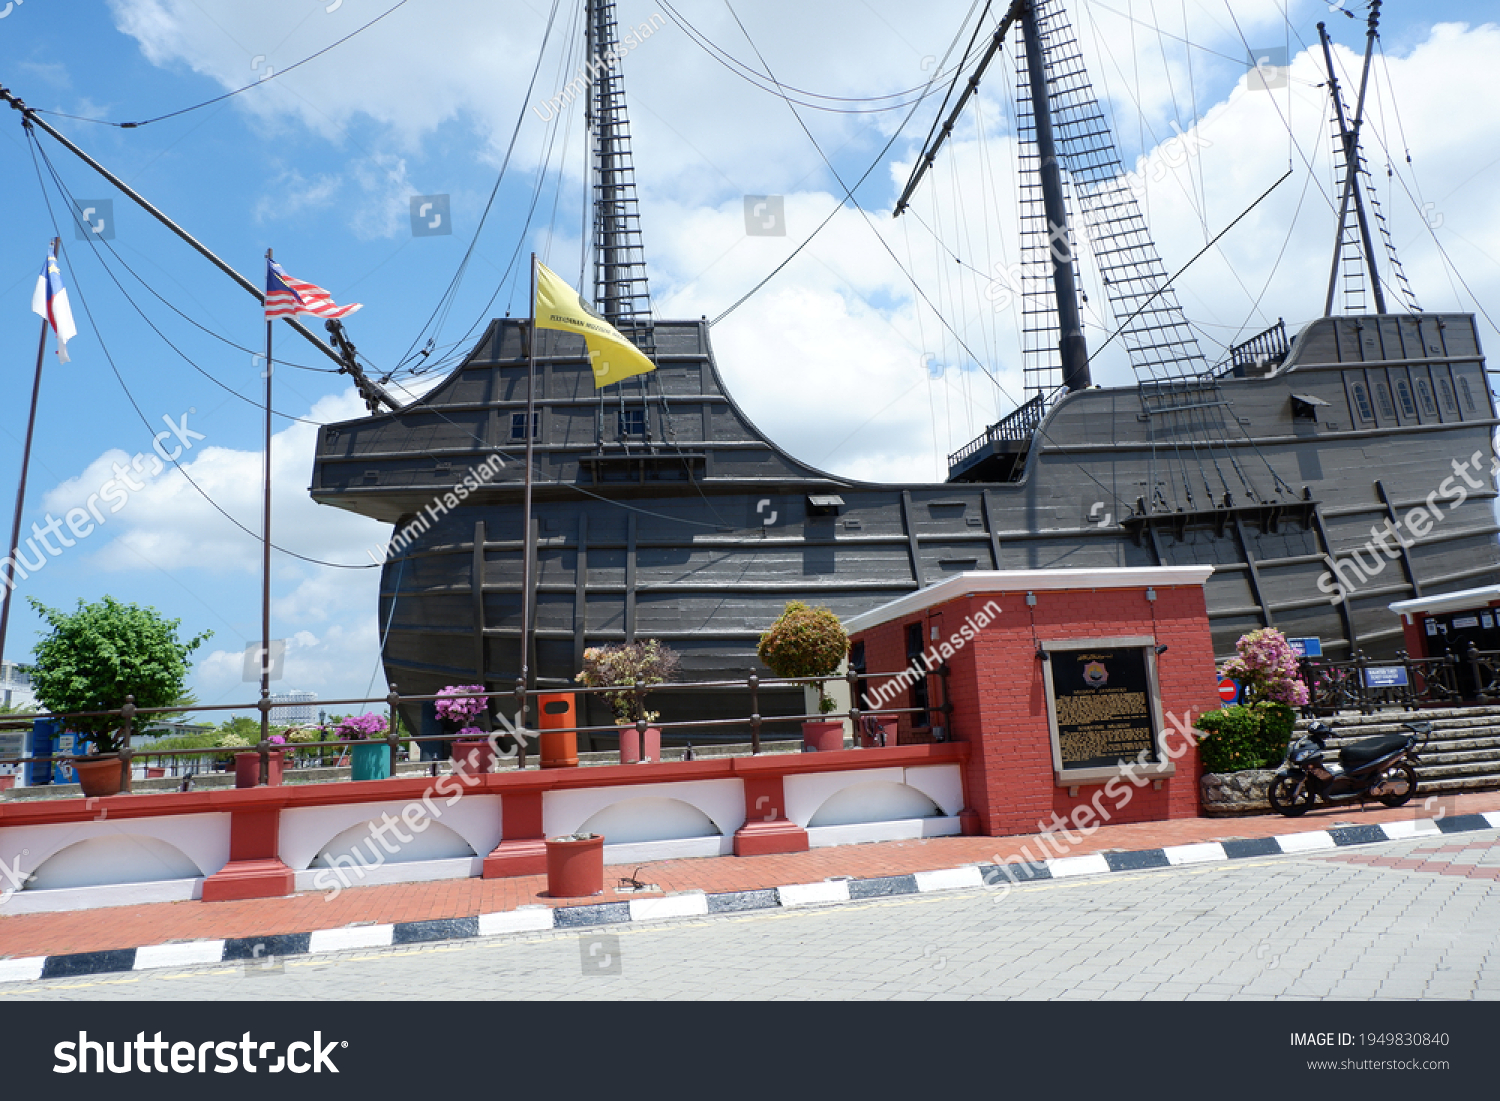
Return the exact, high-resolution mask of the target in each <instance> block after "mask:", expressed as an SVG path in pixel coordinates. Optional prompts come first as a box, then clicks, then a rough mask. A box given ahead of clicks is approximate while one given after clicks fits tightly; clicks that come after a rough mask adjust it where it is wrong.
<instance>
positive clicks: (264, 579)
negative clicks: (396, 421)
mask: <svg viewBox="0 0 1500 1101" xmlns="http://www.w3.org/2000/svg"><path fill="white" fill-rule="evenodd" d="M270 262H271V250H270V249H266V263H267V265H269V264H270ZM265 320H266V452H265V455H266V457H265V504H264V506H263V508H264V509H265V512H264V517H265V518H264V520H263V522H262V525H261V532H262V539H261V579H260V699H261V707H260V740H261V741H262V742H265V741H266V740H267V739H268V738H269V737H270V736H271V708H270V697H271V374H272V371H271V329H272V326H274V325H275V322H274V321H273V320H272V319H271V318H269V317H268V318H266V319H265ZM262 760H264V757H262ZM262 767H264V766H262ZM265 782H266V777H262V778H261V783H265Z"/></svg>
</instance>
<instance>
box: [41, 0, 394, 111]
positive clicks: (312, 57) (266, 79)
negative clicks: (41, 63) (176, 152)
mask: <svg viewBox="0 0 1500 1101" xmlns="http://www.w3.org/2000/svg"><path fill="white" fill-rule="evenodd" d="M409 2H410V0H397V3H396V4H394V5H393V6H391V7H389V8H387V9H386V10H385V11H383V12H381V13H380V14H379V15H377V16H376V17H375V18H374V19H372V20H370V21H369V22H368V23H366V24H365V25H364V26H362V27H359V28H357V29H355V30H353V31H350V32H349V33H348V34H346V35H344V37H343V38H340V39H339V40H338V41H337V42H333V43H330V44H329V45H327V46H324V47H323V48H322V49H321V50H319V51H318V52H317V53H315V54H309V55H308V56H307V57H304V58H303V59H302V60H301V61H298V62H296V63H294V64H292V65H288V66H287V67H286V68H284V69H275V70H273V71H271V72H268V73H267V74H266V75H265V76H263V77H261V78H260V79H258V80H256V81H255V82H254V83H251V84H246V85H245V86H244V87H243V88H235V89H233V90H232V91H228V92H225V93H223V94H222V95H217V96H214V97H213V98H212V99H205V100H204V101H203V102H202V103H195V104H193V105H192V106H191V107H181V108H178V109H177V110H176V111H168V112H167V113H166V114H165V115H157V116H156V117H155V118H149V119H142V120H140V121H139V122H114V121H112V120H110V119H96V118H88V117H86V116H84V115H69V114H66V113H65V112H63V111H47V110H44V109H42V108H40V107H33V108H31V109H32V110H33V111H35V112H36V113H37V114H39V115H53V116H54V117H56V118H64V119H75V120H76V121H78V122H93V123H98V124H99V125H100V126H114V127H118V128H119V129H121V130H135V129H138V128H139V127H142V126H150V125H151V124H152V123H153V122H163V121H165V120H166V119H174V118H177V117H178V116H179V115H186V114H189V113H190V112H193V111H199V110H202V109H203V108H204V107H211V106H213V105H214V104H215V103H222V102H223V101H224V100H226V99H229V98H231V97H232V96H237V95H239V94H240V93H241V92H248V91H250V90H251V89H252V88H259V87H260V86H261V85H262V84H269V83H270V82H271V81H273V80H275V79H276V78H277V77H281V76H286V74H287V73H289V72H291V71H292V70H293V69H300V68H302V66H304V65H306V64H307V63H308V62H310V61H316V60H317V59H318V58H320V57H322V56H323V55H324V54H326V53H328V52H329V51H330V50H336V49H338V48H339V47H340V46H342V45H343V44H344V43H345V42H348V41H349V40H350V39H351V38H354V37H356V36H358V35H361V34H363V33H364V32H365V31H367V30H369V29H370V28H371V27H373V26H374V25H375V24H376V23H379V22H380V21H381V20H382V19H384V18H385V17H386V16H388V15H392V14H394V13H395V12H396V11H397V10H398V9H400V8H404V7H406V5H407V4H408V3H409Z"/></svg>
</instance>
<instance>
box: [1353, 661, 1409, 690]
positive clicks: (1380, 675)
mask: <svg viewBox="0 0 1500 1101" xmlns="http://www.w3.org/2000/svg"><path fill="white" fill-rule="evenodd" d="M1364 673H1365V687H1366V688H1405V687H1407V683H1408V682H1407V679H1406V666H1404V665H1372V666H1370V667H1369V668H1368V669H1366V670H1365V671H1364Z"/></svg>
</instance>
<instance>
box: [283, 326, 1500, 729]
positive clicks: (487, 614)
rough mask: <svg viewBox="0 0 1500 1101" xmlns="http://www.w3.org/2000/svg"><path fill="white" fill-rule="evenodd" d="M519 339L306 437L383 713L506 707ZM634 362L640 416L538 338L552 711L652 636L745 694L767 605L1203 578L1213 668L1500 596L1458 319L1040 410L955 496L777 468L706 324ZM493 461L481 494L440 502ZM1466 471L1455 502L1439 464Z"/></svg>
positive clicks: (853, 609) (1474, 387) (1011, 423)
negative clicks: (376, 596) (1340, 564)
mask: <svg viewBox="0 0 1500 1101" xmlns="http://www.w3.org/2000/svg"><path fill="white" fill-rule="evenodd" d="M525 328H526V323H525V322H524V321H518V320H512V319H507V320H503V321H495V322H493V323H492V324H491V326H490V328H489V330H488V331H487V333H486V334H485V336H484V338H483V340H482V341H481V343H480V344H479V346H478V347H477V348H476V349H475V350H474V352H473V353H472V354H471V355H470V357H469V358H468V360H467V361H466V362H465V363H464V364H463V366H461V367H460V368H459V369H457V370H456V371H455V372H454V373H453V374H452V375H451V376H450V377H449V378H448V379H447V380H445V381H444V382H443V383H442V384H441V385H440V386H438V387H437V388H436V389H435V390H434V391H433V392H432V393H430V394H429V395H427V396H426V397H425V398H423V399H422V400H420V401H417V402H414V403H413V404H412V405H410V406H408V407H406V408H404V409H402V410H401V411H399V412H397V413H393V414H388V415H382V416H374V417H370V418H367V419H362V420H358V421H349V422H346V423H343V424H337V425H330V426H327V427H326V428H325V430H324V432H323V434H322V436H321V438H320V443H319V448H318V454H317V459H316V464H315V469H314V472H313V481H312V488H311V492H312V495H313V497H314V498H315V499H316V500H318V501H319V502H321V503H325V504H330V505H335V506H338V507H341V508H347V509H350V510H352V511H355V512H359V513H361V514H363V515H366V516H371V517H374V518H375V519H378V520H382V521H385V522H388V523H391V524H393V525H395V533H394V534H395V537H396V538H395V543H394V544H393V553H392V554H391V556H390V557H389V558H388V560H387V561H386V563H385V565H384V567H383V572H382V584H381V598H380V623H381V625H382V627H383V628H384V627H385V625H386V624H387V623H388V624H389V630H388V633H387V635H386V637H385V647H384V660H385V669H386V673H387V676H388V679H389V680H391V681H393V682H395V683H396V684H397V685H398V686H399V687H400V689H401V690H402V691H403V692H413V693H416V692H420V693H430V692H433V691H435V690H436V689H438V688H441V687H442V686H444V685H448V684H462V683H478V682H481V681H482V682H484V683H486V684H487V685H489V686H490V687H491V688H492V689H500V688H506V687H511V686H513V685H514V683H515V678H516V675H517V672H518V669H519V667H520V661H519V658H520V652H519V651H520V640H521V637H522V630H521V607H522V576H521V575H522V561H523V550H524V545H525V544H524V538H525V536H524V526H523V521H522V505H521V500H522V497H521V494H522V472H523V456H524V452H525V447H524V438H523V428H524V425H523V422H524V419H525V417H524V409H525V406H526V386H527V383H526V378H527V366H526V357H525V351H526V349H525V347H524V340H525ZM654 335H655V341H656V351H657V357H656V358H657V360H658V362H659V369H658V371H657V372H656V373H655V376H654V378H653V379H652V384H651V388H650V391H649V396H648V391H646V390H645V389H644V388H643V389H641V390H640V391H639V392H636V393H633V394H630V395H629V396H627V397H620V396H619V395H617V394H615V393H612V392H611V393H610V394H609V395H608V397H607V398H604V399H601V398H600V397H599V396H597V395H596V393H595V391H594V389H593V385H592V376H591V373H590V370H589V367H588V363H587V360H586V359H585V358H584V355H583V350H582V342H581V341H580V340H579V339H578V338H576V337H571V336H568V335H566V334H557V333H551V332H543V333H542V334H541V340H540V343H539V345H538V366H537V373H536V379H537V409H538V411H539V412H538V434H537V439H536V463H535V468H534V469H535V489H534V492H535V506H534V518H533V528H532V530H533V532H534V537H535V538H536V540H537V545H538V556H537V570H536V574H535V579H534V583H535V586H536V593H537V596H536V611H535V620H534V625H535V640H534V647H535V660H534V661H533V662H532V666H531V667H532V668H533V669H534V670H536V673H537V683H538V684H539V685H541V686H544V687H545V686H548V685H554V686H563V685H567V684H571V683H572V680H573V676H574V674H575V673H576V671H577V670H578V669H579V668H580V663H581V661H582V654H583V649H584V647H585V646H588V645H594V644H599V643H606V642H618V641H624V640H632V639H637V638H641V639H644V638H648V637H649V638H659V639H662V640H665V641H666V642H668V643H670V645H671V646H672V647H673V648H674V649H676V650H678V651H679V652H680V653H681V654H682V655H683V659H684V660H683V666H684V677H685V679H692V680H700V679H702V680H707V679H715V678H727V677H741V676H744V675H746V674H748V673H749V672H751V671H755V670H760V671H761V672H762V673H763V672H764V670H763V669H760V666H759V664H758V662H757V660H756V658H755V644H756V641H757V639H758V637H759V635H760V633H761V632H762V631H763V630H764V629H765V628H766V627H767V625H769V623H770V622H771V621H772V619H774V618H775V616H776V615H777V614H778V613H779V612H780V610H781V608H782V606H783V605H784V604H785V603H786V601H788V600H792V599H800V600H805V601H808V602H811V603H816V604H823V605H827V606H828V607H830V608H832V609H833V610H834V611H836V612H837V613H838V614H839V615H840V616H844V617H847V616H851V615H854V614H857V613H859V612H863V611H867V610H869V609H870V608H873V607H875V606H877V605H879V604H881V603H884V602H886V601H888V600H891V599H894V598H895V597H898V596H900V595H902V594H903V593H907V592H910V591H912V590H914V589H916V588H919V587H921V586H923V585H926V584H931V583H932V582H934V581H937V580H940V579H942V578H944V577H947V576H951V575H953V574H954V573H957V572H961V571H964V570H988V569H1038V568H1049V567H1068V568H1084V569H1087V568H1099V567H1113V566H1142V565H1147V566H1149V565H1157V564H1163V565H1176V564H1184V563H1205V564H1211V565H1213V566H1214V567H1215V570H1214V574H1213V575H1212V577H1211V578H1210V579H1209V581H1208V585H1207V595H1208V606H1209V613H1210V616H1211V620H1212V629H1213V637H1214V645H1215V649H1216V651H1217V652H1219V653H1220V654H1227V653H1229V652H1230V651H1232V649H1233V646H1234V642H1235V640H1236V639H1237V638H1238V637H1239V636H1240V635H1241V634H1243V633H1244V632H1246V631H1248V630H1251V629H1254V628H1255V627H1257V626H1261V625H1267V624H1269V625H1272V626H1275V627H1277V628H1278V629H1280V630H1282V631H1284V632H1285V633H1286V634H1288V635H1290V636H1316V637H1318V638H1320V639H1321V640H1322V643H1323V648H1324V651H1325V653H1327V654H1329V655H1330V656H1335V657H1338V656H1347V655H1349V654H1350V653H1351V652H1352V651H1354V650H1363V651H1365V652H1366V653H1367V654H1371V655H1382V654H1389V653H1393V652H1394V651H1395V650H1396V648H1397V647H1398V646H1399V645H1400V629H1399V626H1398V624H1397V622H1396V619H1395V617H1394V616H1393V615H1392V614H1391V613H1390V612H1389V611H1388V610H1387V605H1388V604H1389V603H1390V602H1391V601H1393V600H1397V599H1402V598H1406V597H1410V596H1414V595H1430V594H1433V593H1438V592H1444V591H1449V590H1457V589H1462V588H1470V587H1474V586H1478V585H1485V584H1492V583H1496V582H1500V544H1497V541H1496V538H1495V536H1496V532H1497V530H1500V528H1497V526H1496V523H1495V515H1494V504H1493V502H1494V497H1495V495H1496V494H1495V484H1494V477H1493V474H1492V472H1491V464H1492V463H1493V461H1494V447H1493V443H1492V434H1493V432H1494V429H1495V425H1496V423H1497V422H1496V415H1495V408H1494V405H1493V401H1492V398H1491V395H1490V390H1489V386H1488V385H1487V383H1486V376H1485V368H1484V361H1483V357H1482V353H1481V351H1480V348H1479V343H1478V338H1477V334H1476V332H1475V327H1474V321H1473V318H1472V317H1471V316H1469V315H1461V314H1444V315H1417V316H1399V317H1398V316H1394V315H1383V316H1376V315H1365V316H1354V317H1338V318H1323V319H1319V320H1317V321H1314V322H1312V323H1311V324H1310V325H1308V326H1307V327H1306V328H1305V329H1304V330H1303V332H1302V333H1300V334H1299V335H1298V336H1297V338H1296V339H1295V340H1294V341H1292V342H1291V346H1290V348H1289V349H1288V348H1287V347H1286V346H1285V344H1284V343H1283V344H1281V346H1280V347H1278V346H1277V344H1278V341H1277V339H1276V337H1275V335H1274V334H1273V335H1271V336H1269V337H1268V338H1267V339H1265V340H1262V341H1260V342H1259V343H1256V344H1253V345H1251V346H1246V348H1245V349H1242V350H1240V354H1238V355H1237V356H1236V357H1235V360H1234V361H1232V362H1231V363H1230V364H1229V365H1228V370H1227V371H1226V372H1222V373H1221V377H1219V378H1216V379H1208V378H1205V379H1202V380H1199V382H1198V383H1196V384H1195V385H1196V386H1197V389H1196V390H1194V389H1192V388H1191V387H1189V388H1188V389H1187V390H1183V389H1182V388H1181V387H1178V391H1179V392H1178V394H1177V395H1176V397H1175V398H1173V399H1172V400H1171V401H1168V402H1162V401H1161V400H1160V395H1153V394H1152V392H1151V391H1150V390H1149V389H1148V388H1145V387H1141V388H1137V387H1120V388H1108V389H1103V388H1095V389H1091V390H1084V391H1080V392H1076V393H1071V394H1068V395H1066V396H1065V397H1062V398H1060V399H1059V400H1057V401H1056V402H1055V403H1054V404H1053V405H1052V406H1051V407H1050V408H1049V409H1047V410H1046V412H1045V415H1044V416H1041V417H1040V419H1039V420H1038V421H1036V423H1031V420H1032V419H1034V414H1033V413H1032V411H1033V410H1038V409H1039V408H1040V406H1039V403H1032V404H1029V405H1027V406H1023V407H1022V408H1021V409H1019V410H1017V412H1016V413H1014V414H1012V416H1011V417H1009V418H1007V420H1006V421H1002V422H1001V423H1000V424H999V425H997V426H995V427H994V428H992V429H991V430H990V431H989V432H988V433H986V435H985V436H984V437H981V438H980V439H979V440H976V441H975V442H974V443H973V444H971V445H970V446H969V447H968V448H965V449H964V450H963V451H961V452H959V453H958V454H957V455H955V456H953V458H952V462H953V476H952V477H951V478H950V480H949V481H948V482H947V483H943V484H914V485H874V484H869V483H862V482H856V481H852V480H850V479H847V478H840V477H835V476H833V475H830V474H826V473H823V472H821V471H818V470H816V469H814V468H812V467H810V466H807V465H806V464H803V463H801V462H798V461H797V460H796V459H794V458H792V457H791V456H789V455H787V454H786V453H785V452H784V451H782V450H781V449H779V448H778V447H777V446H776V445H775V444H773V443H772V442H771V441H769V440H768V439H766V438H765V437H764V436H763V435H761V434H760V433H759V432H758V431H757V430H756V429H755V428H754V426H753V425H752V424H751V423H750V422H749V420H748V419H747V418H746V417H745V416H744V414H743V413H742V412H741V411H740V410H739V408H738V407H737V406H736V405H735V403H734V401H733V399H732V398H731V397H730V396H729V395H728V394H727V393H726V391H725V389H724V386H723V383H722V380H721V379H720V376H719V373H718V370H717V368H716V366H715V364H714V360H713V355H712V352H711V350H710V348H709V341H708V329H707V326H706V324H702V323H697V322H657V323H656V325H655V329H654ZM1230 372H1232V373H1230ZM1197 399H1201V400H1197ZM1189 410H1191V412H1189ZM497 452H498V453H500V454H502V455H503V456H504V458H505V465H504V467H503V468H502V469H501V470H500V473H499V474H498V475H497V476H496V477H495V478H493V479H492V480H490V481H489V482H488V483H486V484H483V485H481V486H479V488H477V489H474V490H472V491H469V492H468V493H467V496H466V498H465V499H464V500H462V501H459V500H458V496H459V494H457V493H455V492H454V491H455V490H456V489H457V488H458V487H460V486H462V485H463V480H464V478H465V475H466V474H468V473H469V472H470V471H472V470H474V469H475V468H478V467H479V466H480V465H481V464H483V463H485V462H486V461H487V460H488V459H490V457H491V456H492V455H493V454H495V453H497ZM1476 453H1477V454H1478V455H1479V456H1480V459H1479V461H1478V463H1477V464H1474V465H1471V466H1469V467H1466V468H1465V470H1466V471H1467V472H1468V479H1467V480H1466V481H1462V482H1461V481H1459V480H1458V471H1457V469H1456V468H1455V466H1454V464H1455V462H1457V463H1466V462H1469V461H1470V460H1471V459H1472V457H1473V456H1475V455H1476ZM1475 470H1477V471H1478V473H1477V474H1475V473H1474V471H1475ZM471 481H475V482H477V479H471ZM1474 483H1478V484H1477V487H1476V486H1475V485H1474ZM1459 485H1463V486H1464V488H1465V490H1466V492H1463V493H1460V492H1459V491H1458V490H1457V487H1458V486H1459ZM1226 487H1228V488H1226ZM464 488H465V489H467V488H468V487H467V486H465V487H464ZM449 494H451V496H447V497H446V501H445V495H449ZM1460 498H1461V499H1460ZM1429 501H1435V504H1436V508H1435V509H1434V513H1435V514H1436V516H1437V519H1436V520H1435V521H1434V522H1433V523H1432V525H1431V530H1430V531H1428V532H1427V533H1426V534H1425V535H1424V536H1423V537H1422V538H1420V539H1415V540H1411V539H1406V540H1404V541H1403V542H1410V543H1412V545H1411V546H1409V547H1407V546H1405V545H1403V543H1398V542H1397V541H1396V540H1394V539H1389V538H1387V539H1386V540H1385V546H1386V547H1388V548H1389V553H1387V554H1385V555H1384V556H1382V555H1381V554H1380V552H1379V551H1378V550H1377V551H1375V552H1373V553H1365V554H1362V555H1361V556H1360V558H1359V559H1357V561H1362V562H1363V563H1364V566H1365V569H1364V570H1363V571H1362V575H1363V577H1364V580H1363V581H1361V580H1359V578H1360V576H1361V574H1351V573H1350V571H1349V570H1347V569H1345V571H1344V574H1343V576H1344V578H1345V580H1346V582H1348V583H1349V585H1350V589H1349V593H1348V599H1346V600H1339V599H1337V597H1338V595H1339V593H1338V589H1337V587H1336V585H1335V583H1334V582H1333V580H1332V579H1333V576H1334V575H1333V573H1332V571H1331V569H1330V567H1331V566H1332V565H1333V562H1334V560H1337V559H1343V558H1345V557H1346V556H1348V555H1349V554H1351V553H1354V552H1360V551H1364V550H1365V549H1366V548H1367V547H1368V546H1369V545H1370V544H1372V543H1373V542H1374V540H1373V538H1372V529H1373V533H1375V534H1378V533H1380V532H1381V531H1382V530H1384V529H1383V525H1384V524H1385V522H1386V521H1391V522H1392V524H1394V525H1400V524H1401V523H1402V522H1403V518H1404V517H1405V516H1406V515H1407V513H1408V512H1409V510H1411V509H1412V508H1413V507H1415V506H1419V505H1423V506H1425V505H1426V504H1427V503H1429ZM451 506H456V507H451ZM1450 506H1451V507H1450ZM1414 530H1415V529H1414ZM1382 562H1383V563H1384V565H1383V566H1381V565H1379V563H1382ZM1320 581H1321V584H1320ZM800 702H801V701H800V700H796V701H786V707H787V708H789V709H790V711H788V710H783V711H781V713H790V712H794V711H796V710H797V709H798V707H799V706H800ZM700 703H701V705H702V706H705V707H706V706H708V704H707V701H700ZM709 709H710V710H713V708H712V707H710V708H709ZM741 710H742V709H741ZM598 718H599V717H597V716H596V720H597V719H598Z"/></svg>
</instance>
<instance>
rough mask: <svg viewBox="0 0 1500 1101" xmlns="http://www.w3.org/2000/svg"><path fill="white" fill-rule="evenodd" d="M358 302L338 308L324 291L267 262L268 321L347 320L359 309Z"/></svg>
mask: <svg viewBox="0 0 1500 1101" xmlns="http://www.w3.org/2000/svg"><path fill="white" fill-rule="evenodd" d="M359 306H360V304H359V303H358V302H351V303H350V304H349V305H347V306H339V305H336V304H335V303H334V301H333V296H332V295H330V294H329V293H328V292H327V291H325V290H324V289H323V288H322V287H319V286H317V285H316V284H313V283H305V282H303V281H302V280H301V279H294V278H292V277H291V276H290V275H288V274H287V273H286V272H285V271H283V270H282V267H281V265H280V264H278V263H276V261H274V260H267V261H266V320H267V321H270V320H271V319H273V318H277V317H296V316H297V315H298V314H314V315H316V316H318V317H328V318H334V319H337V318H340V317H348V316H349V315H350V314H352V313H353V312H354V311H355V310H357V309H359Z"/></svg>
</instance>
